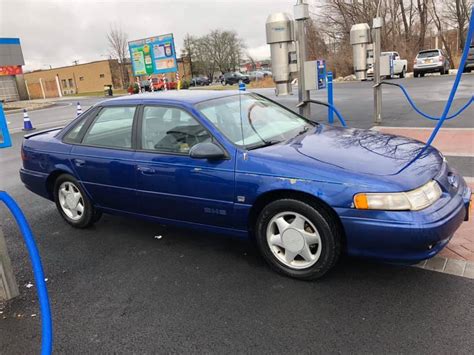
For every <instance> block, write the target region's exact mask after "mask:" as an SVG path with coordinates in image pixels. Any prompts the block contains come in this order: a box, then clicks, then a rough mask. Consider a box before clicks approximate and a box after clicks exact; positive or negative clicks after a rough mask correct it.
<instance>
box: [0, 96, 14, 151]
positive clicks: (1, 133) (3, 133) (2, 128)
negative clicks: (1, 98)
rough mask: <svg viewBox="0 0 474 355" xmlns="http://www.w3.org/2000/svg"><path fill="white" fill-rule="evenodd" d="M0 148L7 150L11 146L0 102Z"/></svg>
mask: <svg viewBox="0 0 474 355" xmlns="http://www.w3.org/2000/svg"><path fill="white" fill-rule="evenodd" d="M0 137H2V140H0V148H7V147H11V146H12V141H11V138H10V134H9V133H8V126H7V119H6V117H5V114H4V113H3V105H2V103H1V102H0Z"/></svg>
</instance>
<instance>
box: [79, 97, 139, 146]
mask: <svg viewBox="0 0 474 355" xmlns="http://www.w3.org/2000/svg"><path fill="white" fill-rule="evenodd" d="M135 109H136V108H135V107H132V106H124V107H105V108H103V109H102V110H101V111H100V112H99V114H98V115H97V117H96V118H95V120H94V122H93V123H92V125H91V126H90V127H89V130H88V131H87V133H86V134H85V136H84V139H83V140H82V143H83V144H87V145H96V146H101V147H112V148H131V147H132V126H133V116H134V115H135Z"/></svg>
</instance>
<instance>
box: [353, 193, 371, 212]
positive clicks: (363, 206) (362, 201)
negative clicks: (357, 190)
mask: <svg viewBox="0 0 474 355" xmlns="http://www.w3.org/2000/svg"><path fill="white" fill-rule="evenodd" d="M354 205H355V208H357V209H359V210H368V209H369V202H368V201H367V195H366V194H357V195H355V196H354Z"/></svg>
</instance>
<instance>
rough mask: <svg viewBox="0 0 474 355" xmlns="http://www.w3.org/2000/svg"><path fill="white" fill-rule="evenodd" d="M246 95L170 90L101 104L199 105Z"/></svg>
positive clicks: (229, 92)
mask: <svg viewBox="0 0 474 355" xmlns="http://www.w3.org/2000/svg"><path fill="white" fill-rule="evenodd" d="M239 93H240V94H245V93H242V91H239V90H222V91H217V90H179V91H177V90H168V91H165V92H163V91H159V92H149V93H143V94H137V95H128V96H121V97H117V98H114V99H110V100H106V101H102V102H101V103H100V104H106V105H109V104H110V105H112V104H132V103H133V104H136V103H137V101H140V102H142V103H160V102H161V103H164V102H176V103H187V104H192V105H194V104H197V103H199V102H202V101H207V100H211V99H218V98H221V97H227V96H233V95H238V94H239Z"/></svg>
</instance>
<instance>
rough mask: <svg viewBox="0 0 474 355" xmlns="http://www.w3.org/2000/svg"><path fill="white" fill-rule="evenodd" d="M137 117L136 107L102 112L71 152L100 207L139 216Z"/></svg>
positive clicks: (107, 107)
mask: <svg viewBox="0 0 474 355" xmlns="http://www.w3.org/2000/svg"><path fill="white" fill-rule="evenodd" d="M136 115H137V107H136V106H135V105H123V106H106V107H103V108H101V109H100V110H98V112H97V113H96V115H95V117H94V118H93V120H92V122H91V123H89V127H88V128H87V131H86V132H85V134H84V135H83V137H82V139H81V141H80V142H79V143H78V144H75V145H73V148H72V149H71V153H70V160H71V165H72V167H73V169H74V170H75V172H76V175H77V176H78V177H79V180H80V181H81V182H82V184H83V186H84V188H85V189H86V190H87V192H88V193H89V194H90V196H91V197H92V200H93V201H94V203H95V204H97V206H99V207H103V208H107V209H111V210H121V211H128V212H135V207H136V205H135V197H136V196H135V189H134V188H135V162H134V160H133V157H134V150H133V144H134V142H133V137H134V134H133V132H134V126H135V124H134V123H135V120H136V118H135V117H136Z"/></svg>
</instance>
